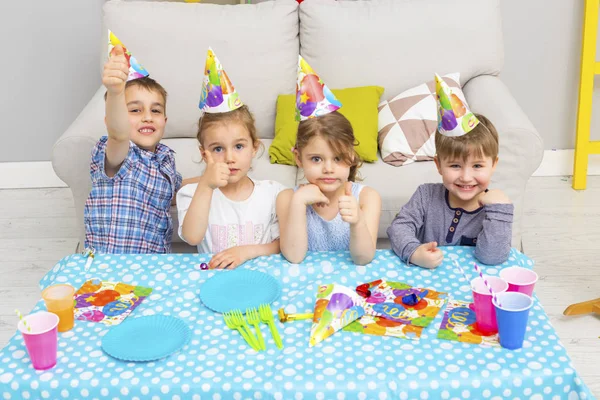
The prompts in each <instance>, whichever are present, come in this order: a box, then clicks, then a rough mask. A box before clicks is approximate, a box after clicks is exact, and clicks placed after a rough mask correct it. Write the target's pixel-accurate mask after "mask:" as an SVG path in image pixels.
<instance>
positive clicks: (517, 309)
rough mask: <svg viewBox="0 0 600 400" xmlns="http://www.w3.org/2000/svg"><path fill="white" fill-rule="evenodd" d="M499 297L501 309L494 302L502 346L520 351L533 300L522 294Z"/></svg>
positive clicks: (513, 293) (506, 293)
mask: <svg viewBox="0 0 600 400" xmlns="http://www.w3.org/2000/svg"><path fill="white" fill-rule="evenodd" d="M497 297H498V302H499V303H500V304H501V305H502V306H501V307H500V306H498V304H497V303H496V302H495V301H494V308H495V309H496V320H497V321H498V339H499V341H500V346H502V347H504V348H505V349H510V350H516V349H520V348H521V347H523V340H524V339H525V331H526V330H527V319H528V318H529V310H530V309H531V306H532V305H533V299H532V298H531V297H529V296H527V295H526V294H524V293H520V292H504V293H498V295H497Z"/></svg>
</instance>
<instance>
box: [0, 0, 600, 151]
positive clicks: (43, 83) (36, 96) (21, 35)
mask: <svg viewBox="0 0 600 400" xmlns="http://www.w3.org/2000/svg"><path fill="white" fill-rule="evenodd" d="M258 1H259V0H254V1H253V2H258ZM285 1H292V0H285ZM308 1H310V0H308ZM482 1H484V0H482ZM205 2H223V3H230V2H231V3H235V2H237V0H212V1H211V0H205ZM103 3H104V0H52V1H46V0H36V1H32V0H29V1H6V2H1V3H0V32H1V33H2V36H1V37H2V38H3V52H2V62H1V63H0V77H2V78H3V85H2V90H1V91H0V107H1V110H2V117H3V118H2V123H3V127H2V128H3V129H2V138H3V144H4V145H3V146H0V162H6V161H38V160H40V161H41V160H50V155H51V151H52V145H53V144H54V142H55V141H56V139H57V138H58V137H59V136H60V135H61V134H62V133H63V132H64V131H65V129H66V128H67V127H68V126H69V124H70V123H71V122H72V121H73V120H74V119H75V117H76V116H77V115H78V113H79V112H80V111H81V109H82V108H83V107H84V106H85V104H86V103H87V101H88V100H89V98H90V97H91V96H92V94H93V93H94V92H95V90H96V89H97V88H98V87H99V85H100V73H101V71H100V68H101V62H100V60H99V59H98V49H99V38H101V37H102V35H103V34H104V32H103V30H102V5H103ZM583 4H584V2H583V0H576V1H566V0H551V1H548V0H525V1H523V0H501V11H502V17H503V26H504V41H505V66H504V69H503V72H502V79H503V80H504V82H506V84H507V85H508V87H509V88H510V90H511V91H512V93H513V95H514V96H515V97H516V99H517V100H518V102H519V104H520V105H521V107H522V108H523V110H524V111H525V113H526V114H527V115H528V116H529V118H530V119H531V121H532V122H533V124H534V125H535V126H536V128H537V129H538V131H539V132H540V134H541V136H542V138H543V139H544V147H545V148H546V149H564V148H573V147H574V143H575V119H576V107H577V90H578V83H579V62H580V53H581V29H582V20H583ZM599 48H600V46H599ZM597 86H598V87H599V89H597V90H596V91H595V95H596V96H597V97H598V99H597V101H595V107H594V108H595V111H594V115H595V117H594V119H593V124H592V131H593V132H594V133H593V134H592V138H593V139H599V138H600V134H597V132H600V85H597Z"/></svg>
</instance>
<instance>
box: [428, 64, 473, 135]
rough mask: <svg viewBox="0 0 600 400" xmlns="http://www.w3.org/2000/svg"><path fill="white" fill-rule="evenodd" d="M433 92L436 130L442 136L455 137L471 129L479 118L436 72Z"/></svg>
mask: <svg viewBox="0 0 600 400" xmlns="http://www.w3.org/2000/svg"><path fill="white" fill-rule="evenodd" d="M435 92H436V94H437V96H436V99H437V107H438V132H439V133H441V134H442V135H444V136H450V137H456V136H462V135H465V134H467V133H469V132H471V131H472V130H473V128H475V127H476V126H477V125H478V124H479V120H478V119H477V117H475V115H474V114H473V113H472V112H471V111H470V110H469V109H468V107H467V105H466V104H465V103H463V102H462V101H461V100H460V99H459V98H458V96H456V95H455V94H454V93H452V90H450V87H448V85H447V84H446V82H444V80H443V79H442V78H440V77H439V75H438V74H435Z"/></svg>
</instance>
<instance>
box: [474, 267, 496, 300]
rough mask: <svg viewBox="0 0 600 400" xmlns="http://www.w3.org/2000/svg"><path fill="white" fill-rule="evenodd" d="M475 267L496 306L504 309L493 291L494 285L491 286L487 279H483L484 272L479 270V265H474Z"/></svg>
mask: <svg viewBox="0 0 600 400" xmlns="http://www.w3.org/2000/svg"><path fill="white" fill-rule="evenodd" d="M473 266H474V267H475V271H477V273H478V274H479V276H480V277H481V279H483V283H484V284H485V287H487V289H488V290H489V291H490V294H491V295H492V298H493V299H494V302H495V303H496V304H498V307H502V304H500V302H499V301H498V297H497V296H496V293H495V292H494V290H493V289H492V285H490V283H489V282H488V281H487V279H485V278H484V277H483V272H481V268H479V265H477V263H473Z"/></svg>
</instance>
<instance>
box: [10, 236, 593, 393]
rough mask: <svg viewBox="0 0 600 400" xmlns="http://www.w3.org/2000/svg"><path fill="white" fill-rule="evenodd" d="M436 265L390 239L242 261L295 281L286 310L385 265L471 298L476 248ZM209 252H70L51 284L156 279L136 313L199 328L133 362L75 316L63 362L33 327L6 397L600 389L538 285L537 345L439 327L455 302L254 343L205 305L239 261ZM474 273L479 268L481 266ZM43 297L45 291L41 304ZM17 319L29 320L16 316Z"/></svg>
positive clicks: (394, 273)
mask: <svg viewBox="0 0 600 400" xmlns="http://www.w3.org/2000/svg"><path fill="white" fill-rule="evenodd" d="M444 251H445V252H446V257H445V261H444V263H443V264H442V265H441V266H440V267H438V268H437V269H435V270H426V269H421V268H418V267H408V266H406V265H405V264H403V263H402V262H401V261H400V260H399V259H398V258H397V257H396V256H395V255H394V254H393V253H392V252H390V251H388V250H378V251H377V254H376V257H375V259H374V260H373V262H371V263H370V264H369V265H367V266H356V265H354V264H353V263H352V261H351V259H350V257H349V253H347V252H342V253H331V252H330V253H309V255H308V256H307V257H306V260H305V261H304V262H303V263H302V264H299V265H296V264H289V263H288V262H287V261H285V260H284V259H283V258H282V257H281V256H280V255H276V256H270V257H261V258H258V259H255V260H252V261H250V262H248V263H246V264H244V265H243V266H241V267H240V268H248V269H253V270H259V271H263V272H266V273H268V274H270V275H272V276H274V277H275V278H276V279H278V280H279V281H280V282H281V284H282V294H281V297H280V298H279V299H278V300H277V301H276V302H275V303H274V304H273V305H272V307H273V310H277V309H278V308H279V307H282V306H285V309H286V311H287V312H288V313H293V312H311V311H312V309H313V307H314V303H315V300H316V291H317V288H318V287H319V285H320V284H326V283H339V284H342V285H346V286H349V287H355V286H356V285H358V284H361V283H364V282H370V281H373V280H376V279H378V278H386V279H388V280H393V281H402V282H406V283H408V284H411V285H413V286H419V287H429V288H433V289H435V290H437V291H443V292H448V293H449V294H450V295H451V296H452V297H453V298H455V299H459V300H471V293H470V290H469V286H468V283H466V282H465V280H464V279H463V278H462V275H461V274H460V272H459V271H457V270H456V269H455V267H453V264H452V260H454V259H458V260H460V261H461V262H462V263H463V265H464V263H467V262H469V261H472V260H473V249H472V248H469V247H447V248H444ZM208 259H209V256H208V255H205V254H199V255H198V254H193V255H190V254H172V255H127V256H121V255H101V256H96V259H95V260H94V263H93V265H92V267H91V268H90V270H89V271H88V272H87V273H86V272H85V271H84V265H85V262H86V259H85V258H84V257H83V256H80V255H72V256H69V257H66V258H64V259H63V260H61V261H60V262H59V263H58V264H56V266H55V267H54V268H53V269H52V270H51V271H50V272H49V273H48V274H47V275H46V276H45V277H44V278H43V279H42V281H41V282H40V286H41V288H44V287H46V286H49V285H51V284H55V283H70V284H71V285H73V286H74V287H76V288H79V287H81V285H82V284H83V282H84V281H85V280H87V279H90V278H92V277H98V278H101V279H103V280H109V281H115V282H116V281H120V282H125V283H128V284H136V285H141V286H146V287H151V288H153V289H154V290H153V292H152V294H151V295H150V296H149V297H148V298H146V299H145V300H144V301H143V302H142V303H141V304H140V305H139V307H137V308H136V309H135V310H134V311H133V313H132V314H131V315H130V316H129V317H128V318H136V317H139V316H144V315H157V314H162V315H171V316H176V317H178V318H181V319H182V320H184V321H185V322H186V323H187V324H188V325H189V327H190V328H191V330H192V338H191V340H190V341H189V343H188V344H187V345H186V346H185V347H184V348H183V349H182V350H181V351H179V352H178V353H175V354H172V355H171V356H169V357H168V358H165V359H162V360H159V361H156V362H148V363H132V362H122V361H119V360H116V359H113V358H111V357H110V356H108V355H106V354H105V353H104V352H103V351H102V349H101V340H102V336H104V335H105V334H106V333H107V332H108V330H109V329H110V328H109V327H107V326H105V325H103V324H99V323H93V322H86V321H78V320H77V321H75V327H74V328H73V329H72V330H71V331H69V332H65V333H59V347H58V362H57V365H56V366H55V367H54V368H52V369H50V370H48V371H35V370H34V369H33V367H32V366H31V362H30V360H29V359H28V354H27V351H26V349H25V345H24V342H23V339H22V337H21V334H20V333H19V332H17V333H16V334H15V335H14V336H13V337H12V339H11V340H10V342H9V343H8V344H7V345H6V347H5V348H4V349H3V350H2V351H1V352H0V393H2V395H3V398H5V399H11V398H12V399H21V398H23V399H40V398H41V399H60V398H69V399H83V398H99V399H105V398H108V399H116V398H120V399H147V398H151V399H184V398H186V399H188V398H191V399H272V398H274V399H380V400H381V399H455V398H462V399H501V398H505V399H532V400H534V399H592V398H593V395H592V394H591V393H590V391H589V389H588V388H587V386H586V385H585V384H584V383H583V382H582V380H581V378H580V377H579V376H578V374H577V372H576V371H575V369H574V368H573V365H572V363H571V360H570V358H569V356H568V355H567V353H566V351H565V348H564V347H563V345H562V344H561V343H560V341H559V339H558V337H557V336H556V333H555V331H554V329H553V328H552V326H551V325H550V323H549V321H548V316H547V315H546V313H545V312H544V310H543V309H542V306H541V305H540V304H539V302H538V301H537V299H536V300H535V304H534V307H533V308H532V311H531V314H530V316H529V324H528V328H527V333H526V339H525V343H524V347H523V348H522V349H520V350H516V351H510V350H505V349H503V348H500V347H483V346H479V345H474V344H468V343H460V342H455V341H446V340H442V339H438V338H437V331H438V328H439V326H440V323H441V321H442V316H443V309H442V311H441V312H440V313H438V315H437V317H436V319H435V320H434V321H433V322H432V323H431V324H430V325H429V326H428V327H427V328H426V329H425V330H424V331H423V334H422V336H421V339H420V341H411V340H406V339H401V338H393V337H382V336H372V335H365V334H360V333H355V332H346V331H340V332H337V333H335V334H334V335H333V336H331V337H329V338H327V339H325V340H324V341H323V342H321V343H319V344H318V345H316V346H315V347H309V345H308V341H309V331H310V326H311V324H312V321H311V320H305V321H294V322H288V323H285V324H280V323H279V321H277V325H278V327H279V332H280V334H281V336H282V339H283V342H284V348H283V349H282V350H278V349H277V347H276V346H275V343H274V342H273V339H272V337H271V335H270V333H269V331H268V329H267V328H266V325H262V330H263V336H264V337H265V339H266V340H267V351H263V352H255V351H254V350H252V349H251V348H250V347H249V346H247V344H246V343H245V342H244V341H243V339H242V338H241V337H240V335H239V334H238V332H235V331H231V330H229V329H228V328H227V327H226V326H225V324H224V322H223V319H222V317H221V315H218V314H215V313H213V312H212V311H210V310H209V309H207V308H206V307H204V306H203V305H202V303H201V302H200V300H199V297H198V294H199V293H200V291H201V290H202V284H203V283H204V282H205V281H206V279H208V278H210V277H212V276H214V275H215V274H223V273H229V272H227V271H202V270H200V269H199V264H200V263H201V262H207V261H208ZM510 265H522V266H526V267H532V266H533V262H532V261H531V260H530V259H529V258H527V257H526V256H524V255H522V254H521V253H519V252H518V251H516V250H514V249H513V250H512V253H511V256H510V259H509V260H508V261H507V262H506V263H505V264H503V265H500V266H487V267H486V266H482V268H483V269H484V272H485V273H486V274H490V275H497V274H498V272H499V270H500V269H502V268H504V267H506V266H510ZM471 275H472V276H474V273H471ZM40 309H44V305H43V303H42V302H41V301H40V302H39V303H38V304H37V306H36V307H35V308H34V311H37V310H40ZM15 329H16V327H15Z"/></svg>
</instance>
